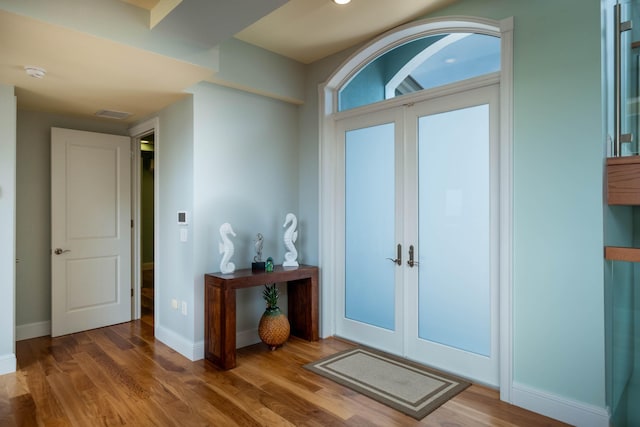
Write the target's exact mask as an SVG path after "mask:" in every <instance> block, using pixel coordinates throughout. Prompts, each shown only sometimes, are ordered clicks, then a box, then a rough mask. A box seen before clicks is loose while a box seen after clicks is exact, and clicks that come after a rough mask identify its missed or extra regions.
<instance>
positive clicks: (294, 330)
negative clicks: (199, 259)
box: [204, 265, 318, 369]
mask: <svg viewBox="0 0 640 427" xmlns="http://www.w3.org/2000/svg"><path fill="white" fill-rule="evenodd" d="M283 282H286V283H287V298H288V313H287V316H288V318H289V323H290V324H291V334H292V335H296V336H298V337H300V338H304V339H306V340H308V341H317V340H318V267H315V266H310V265H300V266H299V267H282V266H276V267H275V268H274V271H273V272H270V273H267V272H264V271H260V272H253V271H251V269H250V268H248V269H243V270H237V271H234V272H233V273H231V274H222V273H212V274H205V276H204V283H205V288H204V298H205V301H204V317H205V326H204V357H205V358H206V359H207V360H209V361H211V362H213V363H214V364H215V365H217V366H219V367H220V368H222V369H231V368H234V367H235V366H236V289H243V288H250V287H254V286H261V285H267V284H271V283H283Z"/></svg>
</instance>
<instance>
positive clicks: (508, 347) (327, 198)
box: [318, 16, 513, 402]
mask: <svg viewBox="0 0 640 427" xmlns="http://www.w3.org/2000/svg"><path fill="white" fill-rule="evenodd" d="M464 31H467V32H476V33H482V34H489V35H493V36H497V37H500V40H501V70H500V73H499V79H500V218H501V222H500V249H499V251H500V272H499V275H500V320H499V324H500V380H499V384H500V399H501V400H503V401H505V402H511V401H512V398H511V396H512V386H513V385H512V384H513V357H512V352H513V339H512V323H513V322H512V275H513V273H512V270H513V265H512V241H513V226H512V223H513V208H512V199H513V196H512V183H513V159H512V145H513V142H512V139H513V136H512V121H513V96H512V94H513V18H512V17H510V18H506V19H503V20H501V21H495V20H490V19H482V18H474V17H460V16H456V17H441V18H435V19H426V20H421V21H416V22H413V23H410V24H407V25H404V26H401V27H399V28H397V29H395V30H392V31H391V32H389V33H385V34H383V35H381V36H380V37H378V38H376V39H374V40H373V41H372V42H370V43H369V44H368V45H366V46H365V47H364V48H362V49H361V50H359V51H358V52H356V53H355V54H354V55H352V56H351V57H350V58H348V59H347V60H346V61H345V62H344V63H343V64H342V65H341V66H340V67H338V69H337V70H336V72H335V73H334V74H333V75H332V76H331V77H329V79H328V80H327V82H325V83H324V84H321V85H320V86H319V88H318V90H319V94H318V95H319V96H318V98H319V123H320V128H319V145H320V153H319V161H320V168H319V170H320V177H319V183H320V192H319V206H320V213H319V214H320V218H319V222H320V224H319V226H320V227H319V230H320V235H319V246H320V265H321V266H322V268H321V270H320V275H321V277H320V279H321V283H323V284H324V286H322V294H321V319H322V322H321V325H320V333H321V336H322V337H328V336H332V335H334V334H335V331H336V326H335V315H336V314H335V309H336V292H335V285H333V284H335V283H336V279H337V277H338V276H337V274H338V273H339V272H338V271H337V269H336V266H337V265H338V263H337V262H336V258H335V257H336V253H337V248H338V245H339V242H340V240H341V239H340V238H339V237H336V236H337V235H336V232H337V230H338V217H337V215H336V212H337V209H336V208H337V206H336V204H337V203H338V201H337V200H336V197H335V194H336V191H337V181H336V179H335V176H336V167H337V144H336V139H335V119H336V116H337V117H340V116H341V115H344V114H349V112H343V113H336V112H337V94H338V90H339V89H340V88H341V87H342V85H344V84H345V83H346V82H348V81H349V80H350V79H351V78H352V77H353V76H354V75H355V74H356V73H357V72H358V71H359V70H360V69H361V66H362V65H363V64H367V63H369V62H370V61H371V60H373V59H374V58H376V57H377V56H379V55H380V54H381V53H383V52H385V51H386V50H388V49H389V48H390V47H393V46H397V45H400V44H402V43H405V42H406V41H408V40H411V39H415V38H416V37H417V36H420V35H423V36H426V35H429V34H442V33H448V32H464ZM494 78H495V77H494ZM443 92H446V89H443ZM413 96H414V97H416V98H418V97H420V93H419V92H418V93H416V94H414V95H413ZM412 100H413V98H412V95H407V96H405V97H402V98H401V100H400V101H398V100H395V99H390V100H387V101H383V102H380V103H378V104H375V105H373V106H367V107H362V108H359V109H357V110H358V111H359V112H362V111H364V110H365V109H369V110H371V111H374V110H375V109H379V108H388V107H390V106H391V105H394V104H397V103H407V102H412Z"/></svg>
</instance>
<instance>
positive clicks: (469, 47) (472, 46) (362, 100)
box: [338, 32, 500, 111]
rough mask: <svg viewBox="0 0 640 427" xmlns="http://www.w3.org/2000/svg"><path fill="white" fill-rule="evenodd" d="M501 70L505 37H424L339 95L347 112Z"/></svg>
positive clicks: (391, 53)
mask: <svg viewBox="0 0 640 427" xmlns="http://www.w3.org/2000/svg"><path fill="white" fill-rule="evenodd" d="M498 71H500V38H499V37H495V36H491V35H486V34H478V33H470V32H460V33H444V34H435V35H428V36H425V37H421V38H419V39H416V40H411V41H408V42H406V43H404V44H402V45H400V46H396V47H394V48H392V49H390V50H388V51H386V52H385V53H383V54H381V55H380V56H378V57H377V58H375V59H374V60H372V61H371V62H369V63H368V64H367V65H366V66H364V67H363V68H362V69H361V70H360V71H359V72H358V73H356V74H355V75H354V76H353V77H352V78H351V80H349V81H348V82H347V84H345V85H344V86H343V87H342V89H341V90H340V91H339V95H338V110H339V111H345V110H349V109H352V108H356V107H361V106H364V105H369V104H372V103H375V102H379V101H383V100H385V99H390V98H394V97H396V96H400V95H405V94H408V93H413V92H418V91H421V90H427V89H433V88H436V87H439V86H444V85H447V84H451V83H456V82H459V81H462V80H467V79H470V78H474V77H478V76H482V75H485V74H490V73H494V72H498Z"/></svg>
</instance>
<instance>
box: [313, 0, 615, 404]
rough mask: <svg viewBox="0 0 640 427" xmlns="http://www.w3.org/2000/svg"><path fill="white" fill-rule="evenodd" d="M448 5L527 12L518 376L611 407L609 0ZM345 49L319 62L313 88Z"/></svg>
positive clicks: (493, 15) (520, 105)
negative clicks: (605, 122)
mask: <svg viewBox="0 0 640 427" xmlns="http://www.w3.org/2000/svg"><path fill="white" fill-rule="evenodd" d="M438 15H441V16H447V15H464V16H478V17H485V18H490V19H503V18H506V17H510V16H513V17H514V21H515V30H514V37H515V40H514V45H515V48H514V55H515V57H514V123H513V126H514V127H513V129H514V143H513V144H514V146H513V150H514V158H513V165H514V183H513V184H514V206H513V210H514V230H513V231H514V242H513V243H514V253H513V256H514V265H513V268H514V271H513V273H514V277H513V292H514V299H513V332H514V334H513V337H514V349H513V350H514V351H513V363H514V365H513V368H514V381H515V382H516V383H517V384H519V385H523V386H525V387H528V388H530V389H535V390H541V391H543V392H545V393H549V394H551V395H556V396H559V397H564V398H567V399H570V400H574V401H577V402H582V403H585V404H589V405H594V406H595V407H599V408H604V406H605V372H604V366H605V365H604V363H605V362H604V300H603V294H604V291H603V274H604V272H603V256H602V254H603V237H602V234H603V230H602V228H603V225H602V221H603V218H602V172H603V170H602V168H603V148H602V147H603V141H602V134H603V131H602V125H601V122H602V120H601V118H602V117H601V105H602V104H601V103H602V98H601V67H600V3H599V1H597V0H588V1H584V0H566V1H563V2H556V1H551V0H543V1H536V2H532V1H526V0H462V1H460V2H458V3H455V4H454V5H452V6H450V7H449V8H447V9H445V10H443V11H441V12H439V13H438ZM434 16H435V15H434ZM343 59H344V54H340V55H337V56H335V57H332V58H328V59H326V60H324V61H322V62H320V63H318V64H312V66H311V67H310V70H309V74H308V76H309V79H308V92H307V93H308V94H310V95H311V94H312V92H313V91H314V90H316V91H317V84H319V83H321V82H322V81H324V80H325V79H326V78H327V77H328V76H329V75H330V73H331V72H332V71H334V70H335V69H336V68H337V67H338V66H339V65H340V63H341V61H342V60H343ZM331 61H333V66H331V65H330V62H331ZM314 99H317V98H314V97H309V98H308V99H307V105H306V106H305V115H304V118H305V121H303V127H302V130H301V132H302V134H303V135H305V136H304V137H303V139H302V144H303V146H304V145H305V143H306V141H308V140H311V139H312V138H314V137H317V132H318V130H317V128H313V123H312V120H311V117H312V116H313V115H314V113H315V114H316V115H317V109H316V111H315V112H314V113H312V112H311V110H312V109H313V108H314V105H316V106H317V102H316V103H315V104H314ZM316 108H317V107H316ZM307 109H308V110H307ZM308 153H309V155H310V156H311V152H310V151H309V152H308ZM314 160H317V155H316V156H314ZM304 162H310V159H306V160H304V161H303V163H304ZM303 174H304V176H303V177H301V179H305V176H307V172H306V171H304V173H303ZM312 180H313V179H312V178H309V181H312ZM313 181H314V182H315V183H316V185H313V188H317V181H315V180H313Z"/></svg>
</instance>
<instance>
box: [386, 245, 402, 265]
mask: <svg viewBox="0 0 640 427" xmlns="http://www.w3.org/2000/svg"><path fill="white" fill-rule="evenodd" d="M397 250H398V254H397V255H396V258H395V259H393V258H387V259H388V260H389V261H393V262H394V263H396V264H398V265H402V245H401V244H400V243H398V247H397Z"/></svg>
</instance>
